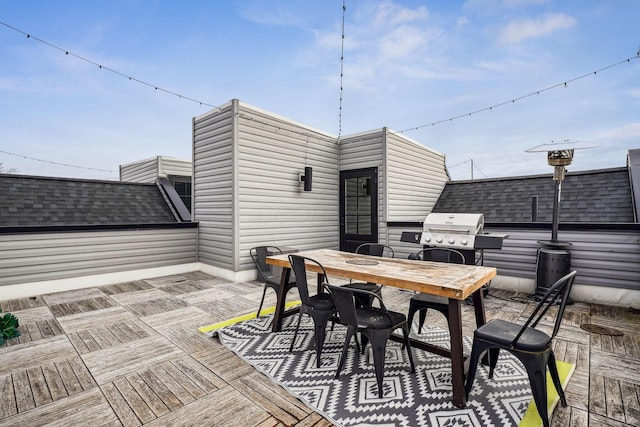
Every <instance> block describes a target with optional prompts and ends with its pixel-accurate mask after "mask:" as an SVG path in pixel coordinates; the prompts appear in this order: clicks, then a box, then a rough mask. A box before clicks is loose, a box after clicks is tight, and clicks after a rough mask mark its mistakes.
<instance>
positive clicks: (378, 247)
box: [356, 243, 395, 258]
mask: <svg viewBox="0 0 640 427" xmlns="http://www.w3.org/2000/svg"><path fill="white" fill-rule="evenodd" d="M356 253H357V254H363V255H371V256H379V257H381V256H385V257H387V258H393V257H394V256H395V253H394V252H393V248H392V247H391V246H387V245H383V244H380V243H363V244H361V245H360V246H358V247H357V248H356Z"/></svg>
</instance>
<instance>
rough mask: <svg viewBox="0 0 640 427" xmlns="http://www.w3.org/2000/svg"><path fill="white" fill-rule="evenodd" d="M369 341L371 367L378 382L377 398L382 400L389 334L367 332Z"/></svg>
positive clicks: (373, 331) (384, 332)
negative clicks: (371, 358) (371, 352)
mask: <svg viewBox="0 0 640 427" xmlns="http://www.w3.org/2000/svg"><path fill="white" fill-rule="evenodd" d="M368 334H369V339H370V340H371V349H372V350H373V367H374V368H375V371H376V381H377V382H378V397H379V398H382V396H383V395H384V389H383V387H382V381H383V380H384V359H385V355H386V348H387V340H388V339H389V335H390V334H389V333H388V332H386V331H376V330H369V331H368Z"/></svg>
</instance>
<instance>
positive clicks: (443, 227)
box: [420, 213, 484, 249]
mask: <svg viewBox="0 0 640 427" xmlns="http://www.w3.org/2000/svg"><path fill="white" fill-rule="evenodd" d="M483 227H484V215H482V214H469V213H430V214H429V215H427V217H426V218H425V220H424V225H423V227H422V237H421V238H420V244H422V245H429V246H436V247H448V248H454V249H473V248H475V241H476V236H477V235H479V234H481V233H482V229H483Z"/></svg>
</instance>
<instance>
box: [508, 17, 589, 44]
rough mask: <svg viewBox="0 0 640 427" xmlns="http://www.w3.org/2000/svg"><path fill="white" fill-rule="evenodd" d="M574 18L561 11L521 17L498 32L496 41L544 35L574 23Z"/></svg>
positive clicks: (520, 39)
mask: <svg viewBox="0 0 640 427" xmlns="http://www.w3.org/2000/svg"><path fill="white" fill-rule="evenodd" d="M575 22H576V20H575V19H574V18H573V17H571V16H568V15H565V14H563V13H552V14H548V15H545V16H543V17H541V18H537V19H521V20H514V21H511V22H509V23H508V24H507V25H506V26H504V28H503V29H502V31H501V32H500V34H499V35H498V41H499V42H500V43H504V44H515V43H520V42H521V41H524V40H527V39H534V38H540V37H545V36H547V35H549V34H552V33H554V32H556V31H558V30H564V29H566V28H569V27H571V26H573V25H574V24H575Z"/></svg>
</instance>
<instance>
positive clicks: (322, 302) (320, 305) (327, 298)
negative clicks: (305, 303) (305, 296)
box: [309, 293, 334, 311]
mask: <svg viewBox="0 0 640 427" xmlns="http://www.w3.org/2000/svg"><path fill="white" fill-rule="evenodd" d="M309 302H310V304H311V307H313V309H314V310H329V311H331V310H333V307H334V305H333V300H332V299H331V295H329V294H324V293H323V294H318V295H314V296H312V297H309Z"/></svg>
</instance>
